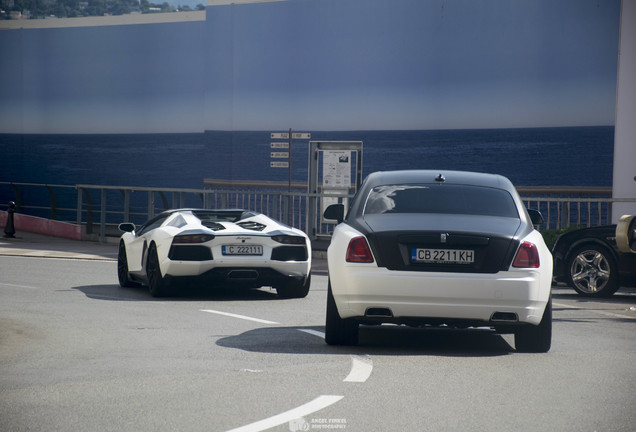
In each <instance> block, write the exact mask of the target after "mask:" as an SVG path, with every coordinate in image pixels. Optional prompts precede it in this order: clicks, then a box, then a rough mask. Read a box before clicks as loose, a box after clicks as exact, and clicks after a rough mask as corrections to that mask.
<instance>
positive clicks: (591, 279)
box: [568, 246, 618, 297]
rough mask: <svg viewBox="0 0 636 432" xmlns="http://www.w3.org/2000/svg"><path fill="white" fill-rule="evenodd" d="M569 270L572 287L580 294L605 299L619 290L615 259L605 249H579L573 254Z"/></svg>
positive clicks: (589, 247) (597, 247)
mask: <svg viewBox="0 0 636 432" xmlns="http://www.w3.org/2000/svg"><path fill="white" fill-rule="evenodd" d="M568 270H569V279H570V282H571V286H572V288H574V289H575V290H576V291H577V292H578V293H579V294H582V295H586V296H591V297H605V296H608V295H612V294H614V292H616V290H617V289H618V281H617V274H616V264H615V263H614V258H613V257H612V256H611V254H610V253H609V251H607V250H606V249H605V248H603V247H600V246H586V247H582V248H579V249H578V250H577V251H575V252H574V253H573V254H572V258H571V259H570V264H569V269H568Z"/></svg>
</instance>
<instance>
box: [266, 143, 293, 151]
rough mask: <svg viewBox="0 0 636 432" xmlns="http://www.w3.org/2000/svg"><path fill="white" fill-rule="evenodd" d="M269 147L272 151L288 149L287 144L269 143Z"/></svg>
mask: <svg viewBox="0 0 636 432" xmlns="http://www.w3.org/2000/svg"><path fill="white" fill-rule="evenodd" d="M269 147H270V148H273V149H287V148H289V142H272V143H269Z"/></svg>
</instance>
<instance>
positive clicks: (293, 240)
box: [272, 235, 305, 245]
mask: <svg viewBox="0 0 636 432" xmlns="http://www.w3.org/2000/svg"><path fill="white" fill-rule="evenodd" d="M272 240H274V241H277V242H278V243H282V244H295V245H304V244H305V237H299V236H292V235H276V236H273V237H272Z"/></svg>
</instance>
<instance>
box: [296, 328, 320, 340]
mask: <svg viewBox="0 0 636 432" xmlns="http://www.w3.org/2000/svg"><path fill="white" fill-rule="evenodd" d="M296 330H298V331H301V332H303V333H307V334H310V335H314V336H318V337H319V338H323V339H324V338H325V334H324V333H323V332H319V331H318V330H311V329H296Z"/></svg>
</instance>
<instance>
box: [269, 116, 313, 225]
mask: <svg viewBox="0 0 636 432" xmlns="http://www.w3.org/2000/svg"><path fill="white" fill-rule="evenodd" d="M270 138H271V139H273V140H274V139H287V142H284V141H283V142H280V141H277V142H270V144H269V146H270V148H271V149H276V150H279V151H272V152H270V159H287V162H282V161H270V162H269V166H270V168H287V169H288V171H289V173H288V178H289V180H288V184H287V192H289V193H291V183H292V140H293V139H306V140H308V139H311V134H310V133H307V132H295V133H292V129H291V128H289V132H272V133H271V134H270ZM284 149H287V151H286V152H284V151H280V150H284ZM288 209H289V210H288V215H287V219H288V220H287V222H288V223H289V224H290V225H291V221H290V220H289V219H290V215H291V206H288Z"/></svg>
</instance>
